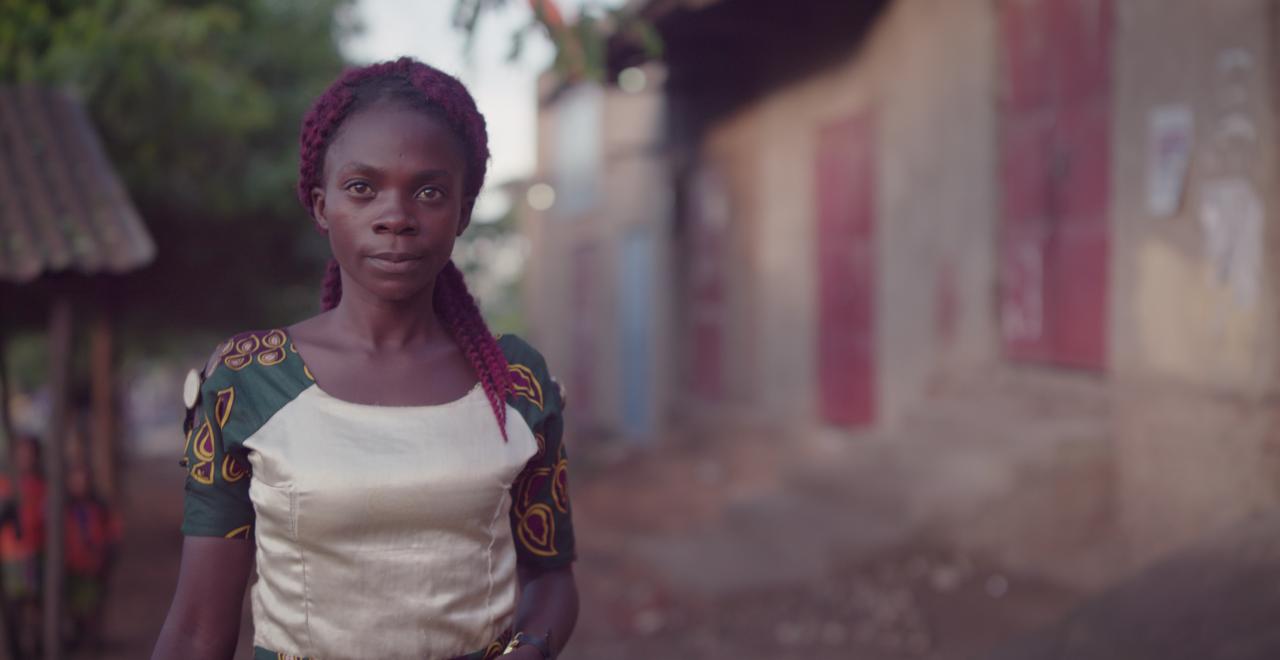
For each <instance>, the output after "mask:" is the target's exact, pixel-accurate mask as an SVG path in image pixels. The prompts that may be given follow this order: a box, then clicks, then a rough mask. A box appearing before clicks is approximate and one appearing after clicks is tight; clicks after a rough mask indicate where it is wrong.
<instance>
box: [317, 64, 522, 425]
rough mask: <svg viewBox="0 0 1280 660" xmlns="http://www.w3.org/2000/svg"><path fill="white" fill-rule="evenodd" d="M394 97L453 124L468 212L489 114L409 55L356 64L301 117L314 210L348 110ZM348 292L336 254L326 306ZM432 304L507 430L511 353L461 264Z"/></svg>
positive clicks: (481, 169) (483, 161)
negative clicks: (486, 318) (463, 160)
mask: <svg viewBox="0 0 1280 660" xmlns="http://www.w3.org/2000/svg"><path fill="white" fill-rule="evenodd" d="M383 100H390V101H394V102H396V103H402V104H404V105H406V106H408V107H411V108H414V109H417V110H421V111H422V112H425V113H427V114H428V115H430V116H432V117H433V118H435V119H437V120H439V121H441V122H442V123H443V124H444V125H445V126H448V127H449V128H450V129H451V130H452V131H453V133H454V135H455V136H456V137H457V138H458V140H459V142H460V143H461V145H462V147H463V153H464V154H465V157H466V170H465V172H464V174H463V199H464V201H463V204H464V205H465V206H464V210H466V211H469V210H470V206H471V205H472V204H474V203H475V198H476V195H478V194H479V192H480V187H481V186H482V185H483V184H484V175H485V170H486V168H487V166H488V160H489V146H488V142H489V138H488V134H487V133H486V131H485V123H484V116H483V115H481V114H480V111H479V110H478V109H477V108H476V104H475V101H474V100H473V99H472V98H471V94H470V93H468V92H467V89H466V88H465V87H463V85H462V83H461V82H459V81H458V79H456V78H454V77H453V76H450V75H449V74H447V73H444V72H442V71H440V70H438V69H436V68H434V67H431V66H429V65H426V64H423V63H422V62H419V61H417V60H414V59H412V58H408V57H402V58H400V59H398V60H395V61H393V62H382V63H379V64H373V65H370V66H366V67H360V68H355V69H350V70H348V71H347V72H346V73H344V74H342V76H340V77H339V78H338V79H337V80H335V81H334V82H333V84H331V85H330V86H329V88H328V89H326V90H325V92H324V93H323V94H321V95H320V97H319V98H317V99H316V100H315V103H314V104H312V106H311V109H310V110H308V111H307V114H306V116H305V117H303V120H302V131H301V135H300V136H299V146H300V149H299V164H298V201H300V202H302V205H303V206H304V207H305V208H306V209H307V212H308V213H313V211H314V201H313V200H312V197H311V191H312V190H313V189H315V188H319V187H321V186H322V185H323V182H322V179H323V176H324V158H325V152H326V151H327V150H328V148H329V144H330V143H331V142H332V141H333V138H334V136H335V135H336V134H337V132H338V129H339V128H340V127H341V126H342V123H343V122H344V121H346V119H347V118H348V117H351V116H352V115H354V114H356V113H357V112H359V111H360V110H362V109H364V108H366V107H369V106H370V105H373V104H374V103H376V102H378V101H383ZM341 299H342V277H341V268H340V267H339V265H338V262H337V260H336V259H330V260H329V264H328V267H327V268H326V271H325V276H324V283H323V285H322V293H321V307H322V309H324V310H326V311H327V310H330V309H333V308H334V307H336V306H337V305H338V301H339V300H341ZM432 306H433V308H434V309H435V312H436V314H437V315H438V316H439V318H440V321H441V323H442V324H443V325H444V327H445V329H446V331H448V332H449V334H450V335H451V336H452V337H453V340H454V341H455V342H457V344H458V347H459V348H460V349H461V350H462V353H463V355H465V356H466V358H467V361H468V362H470V363H471V368H472V369H474V370H475V372H476V376H478V378H479V380H480V384H481V386H482V387H483V388H484V391H485V395H486V396H487V397H488V399H489V405H490V406H492V408H493V414H494V416H495V417H496V418H497V420H498V428H499V429H501V430H502V437H503V439H504V440H505V439H506V437H507V424H506V418H507V405H506V400H507V395H508V393H509V392H510V391H511V379H510V376H509V374H508V371H507V360H506V358H505V357H504V356H503V354H502V349H500V348H499V347H498V342H497V341H496V340H495V339H494V337H493V334H492V333H490V332H489V328H488V326H487V325H485V322H484V318H483V317H482V316H481V315H480V309H479V308H478V307H477V306H476V301H475V299H474V298H472V297H471V293H470V292H469V291H467V285H466V282H465V281H464V280H463V277H462V271H460V270H458V267H457V266H456V265H455V264H454V263H453V261H449V262H448V263H447V264H445V267H444V269H443V270H441V271H440V274H439V275H438V276H437V277H436V285H435V291H434V292H433V294H432Z"/></svg>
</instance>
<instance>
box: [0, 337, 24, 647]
mask: <svg viewBox="0 0 1280 660" xmlns="http://www.w3.org/2000/svg"><path fill="white" fill-rule="evenodd" d="M5 339H6V337H5V333H4V327H3V325H0V436H3V445H2V446H0V463H3V465H4V473H5V476H6V477H7V478H8V479H9V498H10V500H11V505H12V506H13V513H14V515H15V516H16V515H18V511H20V510H21V507H22V489H21V488H19V483H18V464H17V463H16V462H14V460H13V457H12V455H13V444H14V443H15V442H17V441H18V436H17V434H16V433H15V432H14V430H13V417H12V416H11V415H10V413H9V398H10V397H11V396H12V395H13V392H11V391H10V390H9V365H8V363H7V362H6V361H5V350H6V349H7V348H8V342H7V341H5ZM8 593H9V592H8V590H6V589H5V588H4V579H3V576H0V652H3V653H4V657H5V658H7V659H16V658H17V657H18V656H19V654H20V649H19V648H18V647H17V643H18V631H17V630H15V629H14V625H15V624H16V623H17V621H16V620H15V618H14V617H15V615H16V614H15V611H14V609H13V607H12V605H13V604H12V603H10V602H9V601H8V596H7V594H8Z"/></svg>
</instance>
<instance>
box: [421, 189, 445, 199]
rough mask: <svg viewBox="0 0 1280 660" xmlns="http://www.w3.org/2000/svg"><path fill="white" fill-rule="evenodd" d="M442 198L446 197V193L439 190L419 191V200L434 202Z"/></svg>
mask: <svg viewBox="0 0 1280 660" xmlns="http://www.w3.org/2000/svg"><path fill="white" fill-rule="evenodd" d="M442 197H444V191H442V190H440V189H439V188H423V189H422V190H420V191H418V198H419V199H423V200H426V201H428V202H434V201H436V200H438V199H440V198H442Z"/></svg>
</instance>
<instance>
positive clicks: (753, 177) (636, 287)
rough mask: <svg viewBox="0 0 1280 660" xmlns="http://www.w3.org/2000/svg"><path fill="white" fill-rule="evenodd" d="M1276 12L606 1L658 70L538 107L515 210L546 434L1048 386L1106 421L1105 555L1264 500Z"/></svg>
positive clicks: (1181, 536) (1273, 317)
mask: <svg viewBox="0 0 1280 660" xmlns="http://www.w3.org/2000/svg"><path fill="white" fill-rule="evenodd" d="M1278 4H1280V3H1277V2H1274V1H1271V0H1217V1H1215V2H1212V3H1209V2H1203V1H1202V0H1000V1H992V0H896V1H893V2H877V1H872V0H861V1H851V2H842V3H837V2H823V1H821V0H805V1H798V2H787V3H780V2H769V1H755V0H718V1H714V0H713V1H709V2H708V1H703V2H679V1H674V0H673V1H660V0H651V1H646V2H635V3H632V5H631V6H632V8H633V9H635V10H636V11H639V12H641V13H642V14H644V15H645V16H647V17H648V18H649V19H650V20H652V21H653V22H654V23H655V25H656V26H657V27H658V29H659V31H660V32H661V34H662V35H663V37H664V40H665V41H666V54H665V57H664V63H663V66H661V67H659V66H658V65H656V64H643V63H641V61H640V60H641V58H640V57H639V54H638V53H639V51H638V49H634V48H630V47H629V46H628V45H627V44H626V43H625V42H622V41H619V42H618V43H615V44H613V47H612V49H611V59H612V64H613V65H614V67H613V68H614V70H615V72H618V71H622V70H624V69H625V70H626V71H625V72H624V73H623V74H622V79H620V84H619V85H618V86H614V87H608V88H599V87H596V86H592V85H589V84H577V85H564V84H561V83H559V82H557V81H556V80H554V79H552V78H550V77H548V78H547V79H546V80H545V81H544V83H545V84H544V85H543V90H542V98H541V102H540V103H541V105H540V107H541V115H540V124H539V138H540V147H539V174H538V180H539V181H541V182H543V183H544V184H546V185H549V186H550V187H551V189H552V190H554V193H555V196H554V202H547V201H546V199H545V198H544V199H542V202H541V203H540V204H539V205H540V206H546V207H547V208H545V209H544V210H537V209H530V210H527V211H526V213H525V217H524V227H525V230H526V232H527V234H528V236H529V238H530V241H531V256H530V259H529V270H528V276H527V291H526V293H527V300H528V302H529V304H528V310H529V314H528V316H529V319H530V324H531V334H532V335H534V338H535V339H536V341H537V343H538V345H539V346H541V347H544V348H545V352H546V353H547V354H548V358H549V360H551V362H552V363H553V364H556V365H561V366H559V370H560V371H561V372H562V374H564V379H565V380H566V383H567V385H568V388H569V392H570V397H571V400H572V401H573V403H572V405H573V407H574V408H575V423H577V424H579V425H581V426H587V427H595V428H597V429H600V430H604V431H612V432H617V433H619V434H621V435H624V436H630V437H636V438H644V437H650V436H651V435H653V434H654V433H656V432H660V431H661V430H663V429H665V428H669V427H671V426H673V425H682V424H688V423H695V422H698V421H699V420H715V419H734V420H738V421H746V422H748V423H760V424H769V425H771V427H776V428H778V429H780V430H786V431H787V432H791V433H802V432H811V431H818V432H826V433H831V432H843V431H844V430H848V431H851V432H852V431H857V430H858V429H868V428H870V429H875V428H884V427H892V426H894V425H896V424H899V423H901V422H902V420H904V419H906V418H908V417H909V416H910V415H911V414H913V411H915V410H917V409H919V408H921V407H923V406H930V405H934V404H933V401H934V399H935V398H936V396H938V392H939V391H943V392H944V393H945V388H943V387H941V385H940V384H942V383H947V382H955V381H956V380H957V379H959V380H960V381H961V382H982V379H983V377H984V375H985V374H993V373H998V372H1008V371H1016V372H1019V373H1029V374H1033V375H1034V374H1053V375H1054V377H1058V378H1068V379H1070V380H1071V381H1072V382H1073V383H1074V386H1077V387H1080V388H1086V389H1090V390H1092V391H1094V392H1095V393H1096V395H1097V396H1100V397H1102V398H1103V399H1104V400H1105V401H1106V402H1107V405H1106V406H1105V408H1104V410H1105V411H1106V412H1105V414H1106V415H1107V416H1108V428H1109V429H1110V432H1111V434H1112V436H1113V437H1111V438H1109V439H1108V440H1107V441H1108V443H1110V445H1109V447H1110V450H1109V451H1110V453H1109V455H1108V459H1107V461H1108V467H1107V469H1108V470H1109V471H1110V473H1111V474H1112V475H1113V477H1114V478H1113V479H1111V480H1110V482H1109V484H1108V485H1107V487H1106V492H1105V493H1099V494H1098V496H1099V497H1106V498H1108V501H1109V502H1110V505H1109V507H1108V510H1109V511H1111V512H1112V513H1113V515H1114V520H1113V521H1112V523H1113V524H1114V525H1115V528H1116V529H1117V530H1122V531H1123V532H1124V534H1125V535H1126V538H1127V539H1128V542H1129V544H1130V549H1131V550H1132V551H1133V554H1134V556H1135V557H1147V556H1152V555H1154V554H1156V553H1158V552H1161V551H1162V550H1164V549H1167V548H1169V547H1173V546H1175V545H1178V544H1180V543H1182V542H1184V541H1186V540H1188V539H1191V538H1194V537H1197V536H1199V535H1202V534H1203V533H1205V532H1206V530H1208V529H1211V528H1212V527H1213V526H1215V525H1218V524H1223V523H1226V522H1229V521H1232V520H1238V519H1240V518H1241V517H1242V516H1244V515H1247V514H1248V513H1249V512H1251V511H1255V510H1257V509H1259V508H1262V507H1264V506H1268V505H1271V504H1273V503H1274V502H1275V500H1276V495H1277V486H1276V484H1277V483H1280V481H1278V480H1277V477H1278V476H1280V470H1278V469H1277V468H1278V467H1280V464H1278V463H1277V461H1276V456H1277V453H1276V449H1277V444H1276V443H1275V439H1274V430H1275V428H1276V424H1275V421H1276V419H1275V412H1274V408H1275V406H1274V405H1273V401H1274V399H1275V397H1276V396H1277V394H1280V372H1278V371H1277V366H1280V332H1278V330H1280V328H1278V327H1277V325H1278V324H1277V321H1278V320H1280V315H1278V314H1277V312H1278V311H1280V310H1278V305H1277V302H1278V301H1280V296H1278V295H1277V293H1278V292H1277V288H1278V285H1280V277H1278V276H1280V273H1278V272H1277V257H1278V256H1280V235H1278V234H1277V229H1276V225H1275V223H1274V221H1273V218H1274V216H1275V215H1276V213H1277V203H1278V202H1280V200H1278V199H1277V192H1278V190H1280V189H1278V188H1277V185H1276V182H1277V176H1278V175H1280V172H1278V171H1277V159H1276V154H1277V149H1276V146H1277V132H1276V131H1277V125H1276V117H1277V111H1278V110H1280V108H1277V98H1280V97H1278V95H1277V92H1278V90H1277V89H1276V85H1277V78H1276V76H1275V71H1276V70H1277V56H1278V55H1277V54H1278V53H1280V43H1278V42H1277V38H1278V37H1277V35H1280V11H1277V8H1278V7H1277V5H1278ZM631 67H637V68H631ZM548 204H549V206H548ZM966 378H967V379H968V380H965V379H966ZM1019 382H1024V383H1025V382H1031V383H1034V382H1036V381H1035V380H1034V379H1032V380H1030V381H1019ZM850 437H851V438H852V437H854V436H853V435H851V436H850ZM851 441H854V440H851Z"/></svg>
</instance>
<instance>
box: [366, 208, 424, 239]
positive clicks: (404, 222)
mask: <svg viewBox="0 0 1280 660" xmlns="http://www.w3.org/2000/svg"><path fill="white" fill-rule="evenodd" d="M373 232H374V233H375V234H393V235H397V236H398V235H401V234H407V235H414V234H417V233H418V222H417V220H414V218H413V214H412V213H409V210H408V209H407V208H405V206H404V204H401V203H393V204H392V205H391V206H390V207H389V208H387V209H386V210H385V211H384V212H383V213H381V214H379V215H378V218H377V219H376V220H374V223H373Z"/></svg>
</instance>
